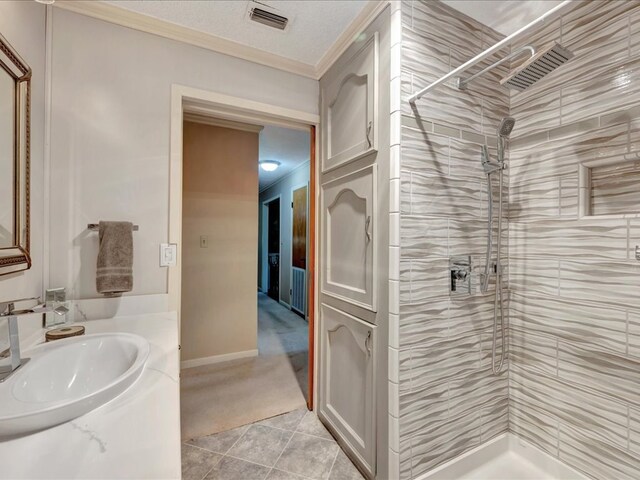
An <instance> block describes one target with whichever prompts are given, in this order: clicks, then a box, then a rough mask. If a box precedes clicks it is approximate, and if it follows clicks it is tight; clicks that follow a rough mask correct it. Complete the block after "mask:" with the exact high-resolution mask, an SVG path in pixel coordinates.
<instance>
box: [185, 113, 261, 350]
mask: <svg viewBox="0 0 640 480" xmlns="http://www.w3.org/2000/svg"><path fill="white" fill-rule="evenodd" d="M183 182H184V183H183V206H182V208H183V212H182V213H183V217H182V259H183V265H182V315H181V317H182V327H181V328H182V332H181V334H182V335H181V345H182V361H185V360H193V359H196V358H204V357H211V356H214V355H225V354H230V353H235V352H243V351H247V350H254V349H256V348H257V346H256V344H257V299H256V293H257V288H258V286H257V274H258V272H257V268H258V134H257V133H255V132H245V131H240V130H232V129H229V128H221V127H213V126H209V125H202V124H197V123H191V122H185V124H184V179H183ZM201 235H207V236H208V237H209V246H208V248H200V236H201Z"/></svg>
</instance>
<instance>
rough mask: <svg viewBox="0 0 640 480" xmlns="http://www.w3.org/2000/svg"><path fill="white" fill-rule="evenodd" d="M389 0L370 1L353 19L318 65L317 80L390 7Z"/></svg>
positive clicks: (316, 69)
mask: <svg viewBox="0 0 640 480" xmlns="http://www.w3.org/2000/svg"><path fill="white" fill-rule="evenodd" d="M389 3H390V1H389V0H369V2H367V5H365V7H364V8H363V9H362V10H361V11H360V13H359V14H358V15H357V16H356V18H354V19H353V21H352V22H351V23H350V24H349V26H348V27H347V29H346V30H345V31H344V32H342V34H341V35H340V36H339V37H338V39H337V40H336V41H335V42H334V43H333V45H331V47H329V50H327V51H326V53H325V54H324V55H323V56H322V58H321V59H320V61H319V62H318V64H317V65H316V68H315V71H316V78H317V79H318V80H319V79H320V78H321V77H322V76H323V75H324V74H325V73H327V70H329V68H331V66H332V65H333V64H334V63H335V62H336V60H338V58H340V55H342V54H343V53H344V52H346V50H347V48H349V46H350V45H351V44H352V43H353V40H354V39H355V38H356V37H357V36H358V35H360V34H361V33H362V32H363V31H364V30H365V28H367V27H368V26H369V24H370V23H371V22H373V20H375V18H376V17H377V16H378V15H380V13H381V12H382V11H383V10H384V9H385V8H386V6H387V5H389Z"/></svg>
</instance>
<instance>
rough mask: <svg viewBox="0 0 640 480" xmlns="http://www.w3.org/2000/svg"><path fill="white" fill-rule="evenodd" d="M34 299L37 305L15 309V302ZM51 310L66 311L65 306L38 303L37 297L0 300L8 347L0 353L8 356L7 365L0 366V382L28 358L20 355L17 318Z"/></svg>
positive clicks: (62, 313)
mask: <svg viewBox="0 0 640 480" xmlns="http://www.w3.org/2000/svg"><path fill="white" fill-rule="evenodd" d="M28 301H36V302H37V303H38V305H37V306H35V307H33V308H30V309H26V310H16V309H15V304H16V303H20V302H28ZM47 312H53V313H55V314H57V315H64V314H65V313H67V312H68V309H67V308H66V307H65V306H62V305H60V306H57V307H54V306H48V305H46V304H40V298H39V297H32V298H21V299H20V300H11V301H9V302H0V318H7V322H8V324H9V348H8V349H6V350H5V351H3V352H1V353H0V358H9V359H10V361H9V365H8V366H6V367H3V368H0V382H4V381H5V380H6V379H7V378H8V377H9V376H10V375H11V374H12V373H13V372H15V371H16V370H17V369H18V368H20V366H21V365H24V364H25V363H26V362H27V361H29V359H28V358H21V357H20V337H19V334H18V318H19V317H23V316H25V315H33V314H37V313H47Z"/></svg>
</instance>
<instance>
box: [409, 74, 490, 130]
mask: <svg viewBox="0 0 640 480" xmlns="http://www.w3.org/2000/svg"><path fill="white" fill-rule="evenodd" d="M431 83H432V82H430V81H429V79H426V78H423V77H421V76H420V75H418V74H413V91H414V92H417V91H419V90H422V89H423V88H425V87H426V86H428V85H429V84H431ZM405 103H408V102H405ZM416 108H417V110H418V111H419V112H420V113H421V115H422V118H423V119H424V120H427V121H430V122H434V123H437V124H440V125H443V126H445V127H450V128H455V129H460V130H466V131H469V132H474V133H483V132H482V98H481V97H479V96H477V95H475V94H472V93H471V92H461V91H460V90H458V89H457V88H455V87H452V86H450V85H441V86H440V87H438V91H437V92H436V93H434V92H431V93H429V94H428V95H425V96H423V97H422V98H421V99H420V100H418V101H417V102H416ZM411 110H412V109H411V108H408V112H410V111H411ZM403 113H404V112H403Z"/></svg>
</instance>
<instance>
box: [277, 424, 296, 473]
mask: <svg viewBox="0 0 640 480" xmlns="http://www.w3.org/2000/svg"><path fill="white" fill-rule="evenodd" d="M295 434H296V432H293V433H292V434H291V436H290V437H289V441H288V442H287V444H286V445H285V446H284V448H283V449H282V451H281V452H280V455H278V458H276V461H275V462H274V464H273V466H274V467H275V466H276V465H278V462H279V461H280V459H281V458H282V454H283V453H284V451H285V450H286V449H287V447H288V446H289V444H290V443H291V440H292V439H293V437H294V436H295ZM283 470H284V469H283ZM285 471H286V470H285ZM290 473H293V472H290Z"/></svg>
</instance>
